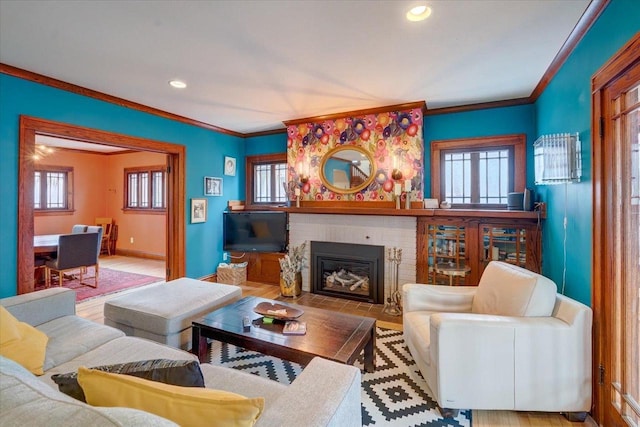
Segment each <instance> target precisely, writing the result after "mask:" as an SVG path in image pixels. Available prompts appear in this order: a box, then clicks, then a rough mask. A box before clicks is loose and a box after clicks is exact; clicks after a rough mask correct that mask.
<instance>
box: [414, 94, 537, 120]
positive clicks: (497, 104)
mask: <svg viewBox="0 0 640 427" xmlns="http://www.w3.org/2000/svg"><path fill="white" fill-rule="evenodd" d="M526 104H531V99H530V98H515V99H507V100H504V101H491V102H480V103H477V104H469V105H459V106H453V107H442V108H433V109H431V108H429V109H428V110H427V112H426V113H425V114H424V115H425V116H435V115H437V114H451V113H464V112H468V111H476V110H487V109H489V108H503V107H513V106H516V105H526Z"/></svg>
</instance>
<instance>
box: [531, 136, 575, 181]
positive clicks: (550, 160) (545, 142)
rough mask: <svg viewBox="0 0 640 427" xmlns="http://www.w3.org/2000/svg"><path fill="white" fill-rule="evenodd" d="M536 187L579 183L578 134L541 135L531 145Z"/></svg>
mask: <svg viewBox="0 0 640 427" xmlns="http://www.w3.org/2000/svg"><path fill="white" fill-rule="evenodd" d="M533 153H534V160H535V170H536V185H552V184H564V183H568V182H580V177H581V175H582V154H581V147H580V137H579V135H578V133H575V134H571V133H555V134H551V135H543V136H541V137H539V138H538V139H537V140H536V142H534V143H533Z"/></svg>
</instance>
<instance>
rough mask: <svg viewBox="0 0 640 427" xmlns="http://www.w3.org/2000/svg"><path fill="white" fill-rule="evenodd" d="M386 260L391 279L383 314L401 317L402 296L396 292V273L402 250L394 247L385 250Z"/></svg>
mask: <svg viewBox="0 0 640 427" xmlns="http://www.w3.org/2000/svg"><path fill="white" fill-rule="evenodd" d="M387 260H389V263H390V265H391V269H390V274H389V276H390V277H391V292H390V293H389V296H388V297H387V303H386V304H385V305H384V310H383V311H384V313H385V314H388V315H390V316H400V315H402V304H401V298H402V295H401V294H400V291H399V290H398V272H399V268H398V267H399V266H400V262H401V261H402V249H398V248H396V247H393V248H388V249H387Z"/></svg>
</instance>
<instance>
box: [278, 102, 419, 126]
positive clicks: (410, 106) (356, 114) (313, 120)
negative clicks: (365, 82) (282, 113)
mask: <svg viewBox="0 0 640 427" xmlns="http://www.w3.org/2000/svg"><path fill="white" fill-rule="evenodd" d="M415 108H419V109H421V110H422V113H423V114H424V113H425V111H426V110H427V104H426V102H425V101H417V102H407V103H404V104H395V105H387V106H385V107H376V108H367V109H364V110H353V111H345V112H342V113H334V114H325V115H322V116H314V117H305V118H303V119H294V120H287V121H284V122H282V123H284V124H285V126H290V125H299V124H302V123H316V122H323V121H325V120H336V119H342V118H344V117H360V116H366V115H367V114H379V113H387V112H389V111H403V110H413V109H415Z"/></svg>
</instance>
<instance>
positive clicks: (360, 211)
mask: <svg viewBox="0 0 640 427" xmlns="http://www.w3.org/2000/svg"><path fill="white" fill-rule="evenodd" d="M317 203H325V205H324V206H321V205H317V204H316V205H314V206H313V207H305V206H302V207H300V208H277V209H274V210H281V211H284V212H288V213H289V214H319V215H378V216H415V217H452V218H494V219H527V220H532V221H534V222H535V221H539V220H542V219H545V218H546V214H545V213H544V212H540V211H534V212H531V211H508V210H489V209H420V208H417V207H415V206H416V204H419V203H417V202H412V206H411V209H395V208H393V207H379V208H374V209H372V208H371V207H363V206H362V205H363V203H362V202H344V203H353V204H359V207H356V206H353V205H337V206H333V205H332V206H328V204H329V203H333V202H317ZM371 203H393V202H371ZM414 203H415V204H414ZM333 204H334V205H335V203H333Z"/></svg>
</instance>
